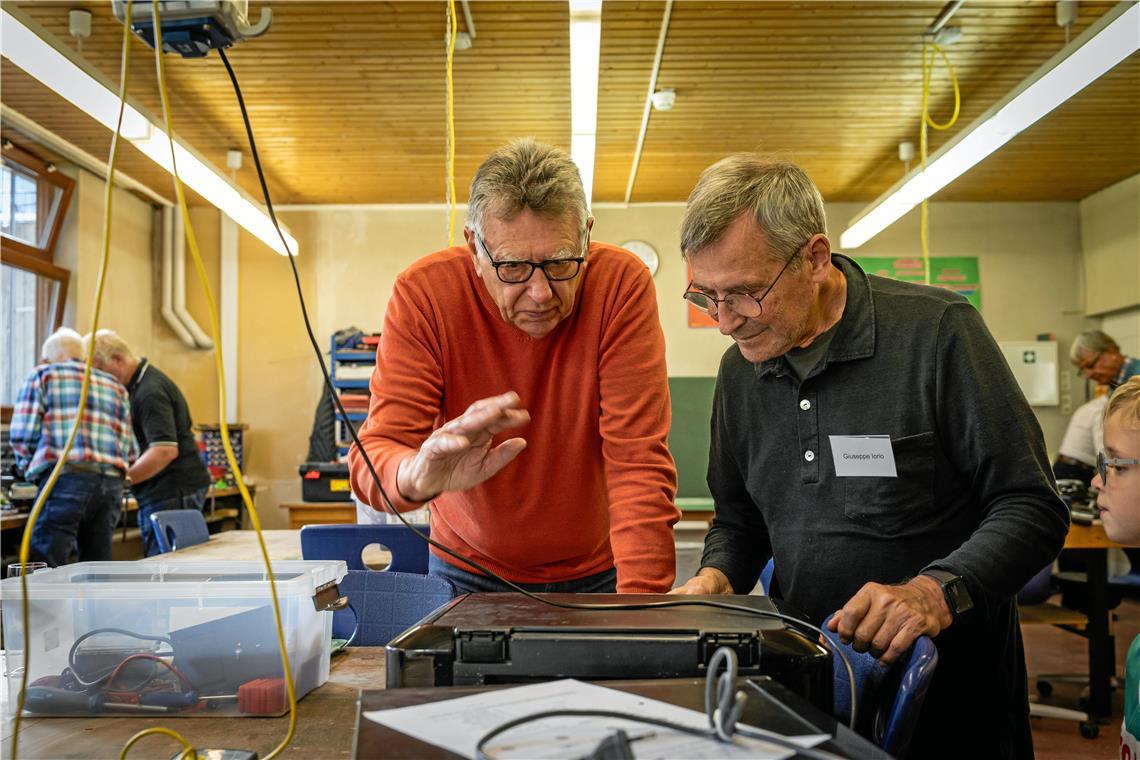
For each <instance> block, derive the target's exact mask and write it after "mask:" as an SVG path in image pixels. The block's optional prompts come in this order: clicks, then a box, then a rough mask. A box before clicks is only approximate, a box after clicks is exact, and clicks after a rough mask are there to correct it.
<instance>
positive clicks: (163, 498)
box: [88, 330, 210, 557]
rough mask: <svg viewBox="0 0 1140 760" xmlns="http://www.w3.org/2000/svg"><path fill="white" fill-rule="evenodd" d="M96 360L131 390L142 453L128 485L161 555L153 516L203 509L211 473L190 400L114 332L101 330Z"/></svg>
mask: <svg viewBox="0 0 1140 760" xmlns="http://www.w3.org/2000/svg"><path fill="white" fill-rule="evenodd" d="M88 338H90V336H88ZM94 364H95V366H96V367H98V368H99V369H101V370H103V371H104V372H109V373H110V374H112V375H114V376H115V379H117V380H118V381H119V382H120V383H122V384H123V385H125V386H126V387H127V391H129V392H130V394H131V420H132V422H133V424H134V430H135V437H136V438H137V439H138V443H139V451H141V452H142V455H141V456H140V457H139V458H138V460H136V461H135V463H134V464H133V465H131V469H130V470H129V471H128V472H127V483H128V484H129V485H130V487H131V493H133V494H134V496H135V499H136V500H137V501H138V504H139V513H138V517H139V532H140V533H141V534H142V540H143V547H144V548H145V550H146V556H148V557H149V556H151V555H154V554H157V553H158V543H157V541H156V540H155V537H154V528H153V526H152V525H151V522H150V516H151V515H152V514H154V513H155V512H161V511H163V510H168V509H198V510H201V509H202V506H203V505H204V504H205V502H206V493H207V491H208V489H209V486H210V474H209V472H208V471H207V470H206V466H205V465H204V464H203V463H202V457H201V455H200V454H199V452H198V444H197V443H196V442H195V440H194V433H193V427H194V423H193V421H192V420H191V419H190V409H189V407H188V406H187V405H186V398H185V397H184V396H183V395H182V391H180V390H178V386H177V385H175V384H174V381H173V380H171V379H170V378H169V377H167V376H166V375H165V374H163V373H162V371H160V370H159V369H158V368H157V367H155V366H153V365H152V364H151V363H150V362H148V361H147V360H146V358H141V359H140V358H139V357H137V356H135V354H134V352H133V351H131V348H130V346H128V345H127V343H126V341H124V340H123V339H122V338H120V337H119V336H118V335H117V334H116V333H115V332H113V331H112V330H100V331H99V332H97V333H96V334H95V360H94Z"/></svg>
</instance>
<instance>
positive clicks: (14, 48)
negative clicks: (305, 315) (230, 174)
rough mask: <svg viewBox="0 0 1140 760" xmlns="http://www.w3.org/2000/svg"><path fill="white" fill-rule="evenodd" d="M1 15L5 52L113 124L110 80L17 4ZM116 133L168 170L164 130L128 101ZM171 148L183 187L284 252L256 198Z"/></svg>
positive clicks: (181, 148) (180, 148)
mask: <svg viewBox="0 0 1140 760" xmlns="http://www.w3.org/2000/svg"><path fill="white" fill-rule="evenodd" d="M2 21H3V23H2V25H0V53H2V54H3V56H4V57H5V58H7V59H8V60H10V61H11V62H12V63H14V64H16V65H17V66H19V67H20V68H21V69H23V70H24V71H25V72H27V73H28V74H29V75H30V76H32V77H34V78H35V79H37V80H38V81H39V82H40V83H41V84H43V85H44V86H45V87H47V88H48V89H49V90H52V91H53V92H55V93H56V94H57V95H59V96H60V97H62V98H63V99H64V100H66V101H68V102H69V103H71V104H72V105H74V106H75V107H76V108H78V109H80V110H81V111H83V112H84V113H86V114H87V115H88V116H90V117H91V118H93V119H95V120H96V121H98V122H99V123H100V124H102V125H103V126H105V127H107V128H108V129H114V128H115V122H116V120H117V118H118V113H119V95H118V92H117V91H116V88H115V86H114V85H113V84H112V83H111V82H109V81H108V80H107V79H106V78H105V77H103V76H102V75H101V74H100V73H99V72H98V71H96V70H94V69H92V68H90V66H89V64H88V63H87V62H86V61H85V60H84V59H82V58H80V57H79V56H77V55H75V54H74V53H72V52H71V51H70V50H68V49H67V48H65V47H63V46H62V45H59V46H57V45H54V44H52V39H53V38H52V36H51V35H50V34H49V33H47V32H46V31H44V30H43V29H42V28H40V27H39V25H38V24H36V23H35V22H34V21H32V20H31V19H30V18H29V17H28V16H27V15H25V14H24V13H23V12H21V11H19V10H18V9H14V8H9V7H7V6H6V7H5V8H4V9H3V16H2ZM122 135H123V138H124V139H126V140H128V141H129V142H130V143H131V144H132V145H134V146H135V147H136V148H138V149H139V150H140V151H142V152H143V153H144V154H145V155H146V156H147V157H149V158H150V159H151V160H152V161H154V162H155V163H157V164H158V165H159V166H161V167H162V168H163V169H165V170H166V171H168V172H169V171H170V170H171V166H170V144H169V142H167V138H166V132H165V131H163V130H162V129H161V128H160V127H159V126H158V122H157V121H156V120H155V119H153V118H149V117H148V116H146V115H145V114H144V113H143V112H142V111H141V110H139V109H138V108H137V107H135V106H133V105H131V104H130V102H129V101H128V105H127V107H126V109H125V111H124V113H123V130H122ZM174 150H175V154H176V155H177V160H178V174H179V176H180V177H182V181H183V182H184V183H185V184H186V186H187V187H189V188H191V189H192V190H194V192H196V193H198V195H200V196H202V197H203V198H205V199H206V200H207V201H209V202H210V203H212V204H213V205H215V206H217V207H218V209H219V210H220V211H221V212H222V213H223V214H226V215H227V216H229V217H230V218H232V219H233V220H234V221H235V222H237V223H238V224H240V225H241V226H242V227H245V228H246V230H248V231H249V232H250V233H251V234H252V235H253V236H254V237H256V238H257V239H258V240H260V241H261V242H263V243H265V244H266V245H268V246H269V247H270V248H272V249H273V250H275V251H277V253H280V254H285V249H284V247H283V246H282V245H281V238H280V237H278V235H277V231H276V230H275V229H274V227H273V222H272V221H271V220H270V218H269V216H268V215H267V214H266V212H265V211H264V210H263V209H262V207H261V206H260V204H258V203H256V202H254V201H253V199H252V198H251V197H250V196H249V195H248V194H247V193H246V192H245V191H244V190H242V189H241V188H239V187H237V186H236V185H235V184H233V183H232V182H230V180H228V179H227V178H226V177H225V176H224V175H222V174H220V173H219V172H218V171H217V170H216V169H214V167H213V166H211V165H210V164H209V162H207V161H206V160H205V159H204V158H203V157H202V156H201V155H200V154H199V153H198V152H197V151H195V150H194V148H193V147H191V146H190V145H188V144H186V143H183V142H182V141H180V140H179V139H178V138H177V137H175V139H174ZM282 231H284V229H283V230H282ZM285 239H286V240H287V241H288V242H289V248H290V250H291V251H292V252H293V253H294V254H296V253H297V252H298V250H297V240H296V238H294V237H293V236H292V235H290V234H289V233H288V232H285Z"/></svg>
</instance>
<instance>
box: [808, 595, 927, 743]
mask: <svg viewBox="0 0 1140 760" xmlns="http://www.w3.org/2000/svg"><path fill="white" fill-rule="evenodd" d="M827 620H831V617H830V616H828V619H827ZM823 630H824V633H825V634H826V635H827V638H828V639H830V640H831V641H832V642H833V643H835V644H836V645H838V646H839V647H840V648H841V649H842V650H843V653H844V654H845V655H847V659H848V660H849V661H850V662H851V669H852V671H854V673H855V695H856V698H857V699H858V700H859V715H858V722H857V724H856V728H857V729H858V731H859V733H861V734H863V735H864V736H866V737H868V738H869V739H871V741H873V742H874V743H875V744H876V745H877V746H878V747H879V748H880V749H882V750H884V751H885V752H888V753H890V754H892V755H896V756H899V757H903V756H905V755H906V753H907V749H908V747H909V746H910V740H911V737H912V736H913V735H914V727H915V725H916V724H917V723H918V716H919V714H920V713H921V712H922V703H923V702H924V701H925V700H926V691H927V689H929V688H930V682H931V680H932V679H933V678H934V669H935V667H937V665H938V650H937V649H936V648H935V646H934V642H933V641H932V640H931V639H930V637H929V636H919V637H918V640H917V641H915V642H914V644H913V645H912V646H911V648H910V650H909V651H907V652H906V653H905V654H904V655H903V656H902V657H900V658H899V659H898V661H896V662H895V664H894V665H892V666H891V667H884V666H883V665H881V664H880V663H879V661H878V660H876V659H875V658H874V657H873V656H872V655H871V654H869V653H867V652H856V651H855V650H854V649H852V648H851V647H850V646H849V645H845V644H842V643H841V642H840V641H839V636H838V635H837V634H834V633H832V632H831V631H829V630H828V629H827V621H824V625H823ZM834 666H835V707H834V709H835V717H836V718H837V719H839V720H841V721H846V720H847V719H848V716H849V715H850V714H851V690H850V686H849V685H848V681H847V670H846V669H845V668H844V667H843V663H842V662H840V661H839V658H835V661H834Z"/></svg>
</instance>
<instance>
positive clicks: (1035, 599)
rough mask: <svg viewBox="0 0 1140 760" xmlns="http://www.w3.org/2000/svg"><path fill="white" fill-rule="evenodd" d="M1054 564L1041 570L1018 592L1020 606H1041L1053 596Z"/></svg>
mask: <svg viewBox="0 0 1140 760" xmlns="http://www.w3.org/2000/svg"><path fill="white" fill-rule="evenodd" d="M1053 590H1054V589H1053V563H1052V562H1050V563H1049V564H1048V565H1046V566H1045V567H1043V568H1041V569H1040V570H1039V571H1038V572H1037V575H1034V576H1033V577H1032V578H1030V579H1029V582H1028V583H1026V584H1025V585H1024V586H1022V587H1021V591H1018V592H1017V603H1018V604H1041V603H1042V602H1044V601H1045V600H1046V599H1048V598H1049V597H1051V596H1052V595H1053Z"/></svg>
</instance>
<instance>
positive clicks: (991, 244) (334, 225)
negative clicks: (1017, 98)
mask: <svg viewBox="0 0 1140 760" xmlns="http://www.w3.org/2000/svg"><path fill="white" fill-rule="evenodd" d="M83 176H86V177H87V179H86V180H83V179H82V178H81V182H80V187H79V188H78V192H77V197H78V199H79V200H78V201H77V204H76V206H77V209H78V217H77V218H76V219H75V220H69V227H68V228H67V229H65V231H64V235H65V238H64V239H65V243H64V245H65V246H66V245H67V243H66V241H67V240H68V239H70V240H71V241H72V245H73V246H74V248H75V250H76V260H77V264H76V265H74V266H73V269H74V270H75V271H77V273H78V276H73V291H74V296H73V303H74V304H75V306H76V307H77V308H78V310H79V311H80V312H86V310H88V309H89V303H90V295H89V291H90V289H91V288H92V287H93V279H92V278H93V274H92V272H93V267H94V266H95V263H96V262H97V258H98V244H97V241H98V231H97V230H98V228H99V226H100V225H101V223H102V218H101V217H102V214H101V210H102V196H101V188H102V183H101V182H100V181H98V180H95V179H93V178H91V177H90V176H89V175H83ZM121 198H122V200H119V196H117V199H116V225H117V227H116V231H115V235H116V242H115V247H114V256H115V258H114V259H112V275H111V279H110V281H109V284H108V290H107V306H105V316H104V319H103V324H104V325H106V326H113V327H116V329H119V330H120V331H121V332H123V334H124V336H125V337H127V339H128V340H131V341H132V342H133V343H135V344H136V345H137V346H138V347H139V350H140V351H141V352H143V353H149V354H150V355H151V356H152V357H153V358H154V359H155V363H156V364H158V365H159V366H161V367H162V368H163V369H164V370H165V371H167V372H168V373H169V374H170V375H171V376H172V377H173V378H174V379H175V381H176V382H178V383H179V385H180V387H182V389H183V392H184V393H185V394H186V396H187V399H188V400H189V401H190V404H191V411H192V413H193V415H194V418H195V421H199V422H214V421H216V420H217V419H218V413H217V390H216V379H215V376H214V365H213V354H212V353H211V352H199V351H192V350H189V349H186V348H184V347H182V345H181V344H180V343H179V342H178V341H177V339H176V338H175V337H174V335H173V333H171V331H170V330H169V328H168V327H167V326H166V325H165V324H164V323H163V322H162V321H161V317H160V315H159V314H158V272H157V268H156V267H155V266H154V262H153V255H154V254H153V253H152V251H151V245H150V221H149V218H150V216H149V215H150V211H149V208H150V207H149V206H148V205H147V204H145V203H143V202H142V201H139V200H137V199H135V198H134V197H133V196H129V195H128V194H122V196H121ZM858 210H859V207H858V206H857V205H854V204H846V205H844V204H833V205H830V206H829V207H828V214H829V222H830V225H831V233H832V237H833V238H834V239H838V236H839V232H841V231H842V229H843V226H844V223H845V222H846V220H848V219H849V218H850V217H851V216H854V214H855V213H857V212H858ZM682 211H683V208H682V207H681V206H680V205H679V204H668V205H648V206H638V207H633V208H622V207H617V206H600V207H598V208H596V209H595V211H594V213H595V216H596V219H597V221H596V224H595V227H594V230H595V235H594V237H595V238H596V239H598V240H605V241H608V242H616V243H621V242H624V241H626V240H629V239H633V238H637V239H642V240H646V241H648V242H650V243H652V244H653V245H654V246H655V247H656V248H657V250H658V253H659V256H660V259H661V266H660V269H659V271H658V274H657V277H656V280H655V281H656V286H657V293H658V303H659V308H660V313H661V321H662V325H663V327H664V330H665V334H666V346H667V360H668V365H669V372H670V374H671V375H682V376H701V375H703V376H711V375H714V374H715V373H716V368H717V365H718V363H719V360H720V356H721V354H722V353H723V352H724V350H725V348H726V347H727V346H728V345H729V339H727V338H725V337H724V336H722V335H720V334H719V333H718V332H717V331H716V330H715V329H701V330H697V329H690V328H689V327H688V326H687V325H686V322H685V311H684V304H683V303H682V301H681V299H680V294H681V292H682V291H683V289H684V287H685V285H686V283H687V279H686V272H685V267H684V265H683V263H682V261H681V260H680V256H679V253H678V249H679V236H678V228H679V225H680V218H681V213H682ZM461 217H462V214H461ZM282 218H283V220H284V221H285V222H286V223H287V224H288V225H289V226H290V228H291V230H292V232H293V233H294V234H295V235H296V236H297V238H298V240H299V242H300V245H301V254H300V256H299V257H298V258H297V264H298V267H299V269H300V273H301V277H302V281H303V284H304V289H305V295H306V298H307V300H308V303H309V309H310V315H311V317H312V319H313V326H314V330H315V332H316V336H317V340H318V342H319V345H320V347H321V348H322V350H324V349H325V346H326V343H327V340H328V336H329V334H330V333H331V332H332V331H333V330H335V329H338V328H341V327H345V326H348V325H356V326H357V327H359V328H360V329H362V330H366V331H374V330H379V329H380V327H381V325H382V322H383V315H384V310H385V308H386V306H387V302H388V294H389V292H390V290H391V286H392V283H393V281H394V279H395V277H396V275H397V274H398V273H399V272H400V271H401V270H402V269H404V268H405V267H406V266H408V265H409V264H410V263H411V262H413V261H415V260H416V259H417V258H419V257H420V256H422V255H423V254H425V253H427V252H429V251H432V250H435V249H437V248H440V247H442V246H443V245H445V244H446V237H447V228H446V216H445V213H444V210H443V209H442V208H439V207H436V208H422V207H390V208H359V209H330V210H293V211H288V212H286V213H283V214H282ZM193 221H194V224H195V231H196V233H197V235H198V238H199V243H200V245H201V248H202V253H203V256H204V258H205V259H206V261H207V269H208V272H209V274H210V278H211V280H212V283H211V284H212V286H213V287H214V289H215V296H217V288H218V281H217V280H218V266H217V262H218V237H219V234H218V212H217V211H216V210H214V209H210V208H201V209H195V210H194V211H193ZM461 223H462V222H461V219H460V224H461ZM1080 235H1081V228H1080V209H1079V207H1078V205H1077V204H1075V203H1057V204H1044V203H1042V204H935V205H934V206H933V207H932V212H931V242H932V248H933V253H934V255H940V254H942V255H948V256H949V255H954V256H977V257H979V259H980V262H981V273H982V293H983V296H982V298H983V314H984V316H985V318H986V321H987V323H988V324H989V326H990V328H991V330H992V331H993V332H994V335H995V337H997V339H998V340H1015V339H1020V340H1024V339H1032V338H1033V337H1034V336H1036V335H1037V334H1038V333H1043V332H1052V333H1055V334H1056V335H1057V336H1058V338H1059V339H1060V341H1061V345H1062V347H1065V346H1067V345H1068V342H1069V341H1070V340H1071V339H1072V337H1073V336H1075V335H1076V333H1077V332H1079V331H1080V330H1081V329H1084V328H1085V326H1086V325H1092V324H1093V322H1091V321H1089V320H1087V319H1085V318H1084V316H1083V309H1082V304H1080V302H1079V301H1080V299H1079V293H1078V288H1077V286H1076V284H1075V283H1077V281H1078V270H1079V266H1080V258H1079V254H1080V243H1081V241H1080ZM917 240H918V230H917V221H916V215H915V214H911V215H910V216H908V217H906V218H904V219H903V220H902V221H901V222H899V223H898V224H896V225H895V226H893V227H892V228H891V229H889V230H887V231H886V232H884V233H883V234H881V235H880V236H879V237H877V238H876V239H875V240H873V241H871V242H870V243H868V244H867V245H866V246H864V247H863V248H861V249H859V250H858V251H856V253H857V254H859V255H866V256H873V255H884V256H894V255H913V254H914V253H915V251H916V250H917V248H918V245H917ZM187 276H188V280H189V281H190V284H191V286H190V287H189V288H188V295H187V302H188V306H189V309H190V311H191V313H192V314H193V315H194V316H195V318H196V319H198V321H199V324H200V325H201V326H202V327H203V329H206V330H208V329H209V320H208V318H207V314H206V312H205V303H204V296H203V295H202V293H201V290H200V288H199V287H198V285H197V282H196V277H195V276H194V272H193V268H192V265H191V264H190V263H189V261H188V263H187ZM85 319H86V317H84V318H82V319H81V320H80V324H81V326H80V329H84V328H83V325H85V324H86V322H85V321H84V320H85ZM238 345H239V361H238V368H237V373H238V380H239V393H238V404H239V409H238V416H239V418H240V420H241V421H242V422H245V423H247V424H248V425H249V426H250V427H249V431H248V433H247V438H246V473H247V476H249V477H250V478H252V479H253V480H254V481H255V482H257V483H258V486H259V494H258V504H259V505H260V508H261V516H262V521H263V524H264V525H265V526H266V527H281V526H283V525H285V524H286V520H287V517H286V515H285V513H284V512H283V511H281V510H280V509H279V508H278V506H279V504H281V503H283V502H288V501H295V500H299V499H300V481H299V478H298V475H297V466H298V465H299V464H300V463H301V462H302V461H304V458H305V453H306V450H307V448H308V437H309V432H310V428H311V425H312V419H313V412H314V410H315V407H316V404H317V402H318V399H319V397H320V374H319V370H318V369H317V366H316V363H315V360H314V358H313V356H312V354H311V351H310V348H309V346H308V341H307V338H306V336H305V332H304V326H303V323H302V321H301V318H300V315H299V311H298V307H297V303H296V297H295V293H294V290H293V283H292V277H291V274H290V269H289V266H288V261H287V260H286V259H284V258H282V257H281V256H278V255H276V254H275V253H273V252H272V251H270V250H269V249H268V248H267V247H265V246H264V245H262V244H261V243H259V242H258V241H256V240H255V239H253V238H252V237H250V236H249V235H247V234H246V233H245V232H244V231H243V232H242V233H241V236H240V274H239V326H238ZM1066 378H1067V381H1068V382H1069V383H1070V386H1071V388H1072V392H1073V395H1074V396H1075V397H1076V398H1074V401H1075V402H1076V403H1079V402H1080V401H1081V400H1082V398H1081V394H1083V384H1081V383H1079V382H1077V380H1076V377H1075V375H1073V374H1072V373H1070V372H1068V371H1066V372H1065V373H1064V374H1063V382H1064V381H1065V379H1066ZM1063 387H1064V386H1063ZM1037 412H1038V418H1039V419H1040V420H1041V423H1042V427H1043V429H1044V431H1045V434H1046V440H1047V442H1048V443H1049V445H1050V448H1053V447H1055V446H1056V445H1057V443H1059V441H1060V437H1061V435H1062V433H1063V431H1064V426H1065V424H1066V422H1067V416H1068V412H1067V411H1065V410H1062V409H1060V408H1057V407H1053V408H1039V409H1037Z"/></svg>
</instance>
